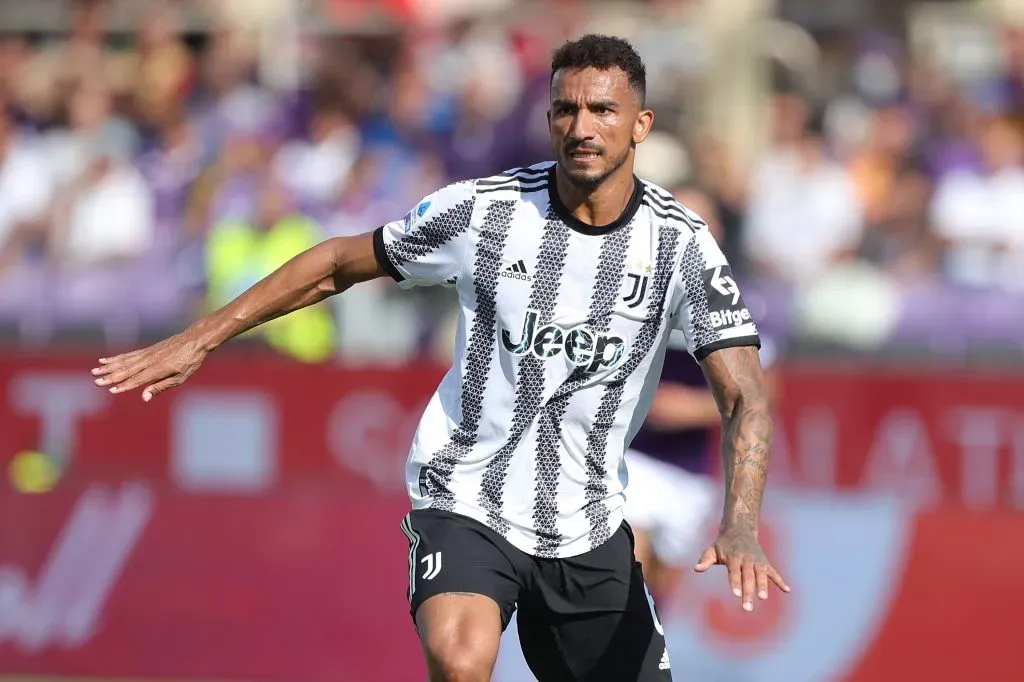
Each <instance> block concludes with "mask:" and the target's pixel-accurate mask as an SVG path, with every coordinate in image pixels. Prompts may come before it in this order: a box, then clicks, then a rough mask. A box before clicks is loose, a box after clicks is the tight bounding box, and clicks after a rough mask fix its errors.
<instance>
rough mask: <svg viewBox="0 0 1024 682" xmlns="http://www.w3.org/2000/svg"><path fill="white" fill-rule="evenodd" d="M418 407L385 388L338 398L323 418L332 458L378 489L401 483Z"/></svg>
mask: <svg viewBox="0 0 1024 682" xmlns="http://www.w3.org/2000/svg"><path fill="white" fill-rule="evenodd" d="M422 414H423V409H422V407H421V408H420V409H418V410H410V409H408V408H406V407H405V406H404V405H403V404H402V403H401V402H399V401H398V400H397V399H396V398H395V397H394V396H393V394H391V393H389V392H386V391H376V390H366V391H353V392H352V393H349V394H347V395H346V396H345V397H343V398H341V399H340V400H339V401H338V402H337V403H336V404H335V406H334V409H333V410H331V414H330V416H329V417H328V422H327V443H328V446H329V447H330V449H331V454H332V456H333V457H334V460H335V462H337V463H338V464H339V465H340V466H342V467H344V468H346V469H348V470H350V471H352V472H353V473H356V474H359V475H360V476H363V477H364V478H366V479H367V480H369V481H370V482H372V483H373V484H374V485H375V486H377V487H378V488H380V489H382V490H402V489H403V488H404V487H405V474H404V473H403V472H404V470H405V462H406V459H407V458H408V455H409V445H410V443H412V438H413V434H414V433H415V431H416V425H417V423H418V422H419V418H420V415H422Z"/></svg>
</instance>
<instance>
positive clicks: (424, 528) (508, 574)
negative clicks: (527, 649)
mask: <svg viewBox="0 0 1024 682" xmlns="http://www.w3.org/2000/svg"><path fill="white" fill-rule="evenodd" d="M402 531H403V532H404V533H405V535H406V537H407V539H408V540H409V587H408V591H407V595H408V599H409V608H410V612H411V614H412V617H413V620H414V621H415V620H416V613H417V611H418V610H419V609H420V607H421V606H422V605H423V604H424V603H426V602H427V601H428V600H429V599H431V598H433V597H436V596H438V595H445V594H457V595H479V596H482V597H486V598H487V599H488V600H490V601H492V602H493V603H494V604H495V605H496V607H497V610H498V613H499V615H500V626H501V629H502V630H504V628H505V627H506V626H507V625H508V621H509V619H511V617H512V613H513V611H514V610H515V605H516V601H517V600H518V598H519V589H520V587H519V586H520V582H521V581H520V578H519V571H518V569H517V566H516V563H517V559H518V557H516V556H514V555H512V553H513V552H516V551H517V550H515V548H514V547H512V546H511V545H509V544H508V543H507V542H505V540H504V539H503V538H502V537H501V536H499V535H497V534H496V533H494V531H492V530H491V529H490V528H487V527H486V526H484V525H483V524H481V523H478V522H477V521H474V520H473V519H470V518H467V517H465V516H462V515H460V514H453V513H451V512H444V511H438V510H434V509H421V510H415V511H412V512H410V513H409V514H408V515H406V517H405V518H404V519H402Z"/></svg>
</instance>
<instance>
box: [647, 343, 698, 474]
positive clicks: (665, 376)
mask: <svg viewBox="0 0 1024 682" xmlns="http://www.w3.org/2000/svg"><path fill="white" fill-rule="evenodd" d="M661 380H662V381H665V382H668V381H672V382H676V383H679V384H684V385H686V386H690V387H693V388H707V385H708V384H707V380H706V379H705V378H704V372H703V371H702V370H701V367H700V365H699V364H697V361H696V360H694V359H693V356H691V355H690V354H689V353H688V352H686V351H685V350H677V349H673V348H669V349H668V351H667V352H666V354H665V367H664V368H663V369H662V372H661ZM709 437H710V429H679V430H676V431H655V430H653V429H651V428H649V427H648V426H647V425H646V424H645V425H644V426H643V427H641V429H640V431H639V433H637V434H636V437H635V438H634V439H633V443H632V444H631V445H630V448H631V449H633V450H636V451H638V452H642V453H644V454H645V455H647V456H649V457H653V458H654V459H658V460H661V461H662V462H666V463H668V464H672V465H673V466H678V467H681V468H683V469H685V470H687V471H690V472H693V473H706V471H707V469H708V440H709Z"/></svg>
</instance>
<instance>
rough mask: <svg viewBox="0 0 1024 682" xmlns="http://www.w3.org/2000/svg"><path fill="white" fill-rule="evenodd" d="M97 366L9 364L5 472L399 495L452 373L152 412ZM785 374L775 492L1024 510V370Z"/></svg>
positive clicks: (255, 379) (326, 372)
mask: <svg viewBox="0 0 1024 682" xmlns="http://www.w3.org/2000/svg"><path fill="white" fill-rule="evenodd" d="M94 362H95V360H94V358H93V357H91V356H86V355H79V356H77V357H68V356H66V355H54V356H52V357H51V356H49V355H42V356H22V357H18V356H14V357H11V356H7V357H0V463H3V464H6V463H7V462H9V461H10V459H11V458H12V457H14V456H15V455H16V454H17V453H19V452H24V451H31V450H42V451H44V452H46V453H47V454H50V455H54V456H57V457H60V458H66V461H67V462H68V463H69V469H68V475H71V476H78V477H79V478H80V479H82V480H97V479H99V480H102V479H104V478H108V477H113V478H115V479H119V478H122V477H124V476H129V475H131V476H142V477H146V478H150V479H154V480H162V481H171V482H174V483H175V484H176V485H177V486H178V487H180V488H181V489H183V490H191V491H236V492H237V491H250V492H258V491H264V490H270V489H272V488H273V487H274V486H275V485H276V484H278V483H280V482H283V481H287V480H291V479H297V480H302V479H305V478H308V476H309V475H313V476H315V477H316V478H317V479H322V478H323V477H327V478H341V479H354V480H360V481H368V482H370V483H372V484H373V485H374V486H377V487H379V488H381V489H383V490H391V491H400V490H401V489H402V485H403V480H404V479H403V474H402V471H403V465H404V461H405V457H406V453H407V451H408V446H409V443H410V441H411V439H412V434H413V431H414V429H415V427H416V423H417V422H418V420H419V416H420V413H421V411H422V409H423V406H424V405H425V404H426V401H427V400H428V399H429V398H430V395H431V394H432V393H433V391H434V388H435V387H436V386H437V383H438V382H439V381H440V378H441V376H442V374H443V370H442V369H439V368H436V367H430V366H420V365H416V366H410V367H401V368H347V367H342V366H339V365H325V366H308V365H300V364H296V363H292V362H289V361H287V360H285V359H282V358H279V357H276V356H270V355H264V354H248V353H242V354H238V353H234V354H232V353H223V354H218V355H216V356H213V357H211V358H210V359H209V360H208V361H207V363H206V365H204V367H203V369H202V370H200V372H199V373H198V374H196V375H195V376H194V377H193V378H192V379H191V380H190V381H189V382H188V383H187V384H186V385H184V386H182V387H180V388H178V389H175V390H174V391H171V392H169V393H167V394H164V395H162V396H160V397H159V398H158V399H157V400H155V401H153V402H152V403H149V404H147V403H143V402H142V400H141V398H140V397H139V396H138V395H137V394H132V395H124V396H117V397H115V396H112V395H110V394H108V393H107V392H105V391H103V390H101V389H99V388H97V387H95V386H93V384H92V380H91V377H90V376H89V374H88V370H89V368H91V367H92V366H93V364H94ZM782 372H783V375H782V391H781V396H780V402H779V407H778V414H777V417H776V420H775V421H776V429H775V438H774V451H773V464H772V466H773V470H772V478H773V481H777V482H788V483H789V484H791V485H794V486H804V487H810V488H813V489H824V490H837V489H838V490H867V491H884V492H891V493H894V494H899V495H901V496H903V497H905V498H910V499H914V500H916V501H919V502H922V503H926V504H931V503H934V504H938V503H947V504H950V503H952V504H960V505H963V506H965V507H967V508H969V509H975V510H985V509H993V508H1009V509H1024V373H1016V374H1013V375H1005V374H999V375H991V374H990V375H979V374H968V373H956V372H951V371H948V370H918V371H905V372H902V373H893V372H892V370H886V371H884V372H883V371H878V370H873V369H872V368H870V367H859V368H842V367H838V368H837V367H834V366H823V367H814V366H789V367H785V368H784V369H783V370H782Z"/></svg>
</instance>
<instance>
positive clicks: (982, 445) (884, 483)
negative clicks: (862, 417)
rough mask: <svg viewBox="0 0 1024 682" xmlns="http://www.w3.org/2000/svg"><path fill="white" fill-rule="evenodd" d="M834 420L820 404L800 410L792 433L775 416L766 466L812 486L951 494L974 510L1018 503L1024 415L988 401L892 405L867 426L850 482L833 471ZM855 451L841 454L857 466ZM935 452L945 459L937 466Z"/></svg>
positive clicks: (1023, 500)
mask: <svg viewBox="0 0 1024 682" xmlns="http://www.w3.org/2000/svg"><path fill="white" fill-rule="evenodd" d="M840 423H841V420H840V415H839V414H838V413H837V411H836V409H835V408H832V407H823V406H814V407H808V408H806V409H804V410H801V411H799V412H798V413H797V414H796V415H795V419H794V421H793V422H791V424H792V426H793V427H795V428H793V430H792V431H790V430H788V429H787V428H786V427H787V426H789V425H790V424H786V423H783V422H782V420H776V431H775V435H774V437H773V458H774V462H775V464H773V470H775V469H776V468H777V469H778V472H779V476H780V480H786V481H791V482H794V483H799V484H805V485H812V486H819V487H831V486H834V485H838V484H850V483H855V484H856V485H857V486H858V487H861V488H864V489H868V490H876V491H880V492H890V493H891V492H896V493H898V494H901V495H908V496H910V497H911V498H913V499H915V500H916V501H917V502H919V503H924V504H929V503H934V502H936V501H938V500H940V499H941V498H943V497H945V496H949V495H954V496H956V497H957V499H959V500H961V501H962V502H963V503H964V504H965V505H967V506H968V507H971V508H973V509H979V510H980V509H990V508H992V507H996V506H1000V505H1010V506H1011V507H1012V508H1016V509H1024V415H1021V414H1018V413H1015V412H1011V411H1008V410H1006V409H1005V408H1003V407H999V406H992V405H954V406H950V407H949V408H948V409H946V410H943V411H941V412H939V413H937V414H930V413H925V412H922V411H920V410H916V409H912V408H909V407H897V408H894V409H892V410H889V411H888V412H886V413H884V414H883V415H882V416H881V417H880V419H879V420H878V421H877V422H874V423H872V424H869V425H868V426H867V427H868V428H870V429H871V432H870V434H869V438H868V439H867V440H868V442H869V443H870V444H871V445H870V446H869V447H866V448H865V452H864V453H863V457H864V458H865V459H864V463H863V467H860V466H858V468H857V469H856V470H857V471H859V472H860V478H858V479H856V480H854V481H850V480H849V474H850V472H851V470H850V468H849V467H847V468H846V469H845V472H846V474H847V477H846V478H845V479H844V480H842V481H840V479H839V477H838V475H837V473H838V472H837V470H836V466H837V462H838V461H839V452H840V448H839V445H840V443H841V442H842V441H840V440H839V439H840V438H841V437H843V434H842V433H841V432H840V428H839V427H840ZM847 428H850V426H847ZM847 437H848V436H847ZM860 456H861V453H860V452H846V453H845V457H847V458H852V457H856V458H858V465H859V463H860V460H859V457H860ZM940 456H942V457H944V458H946V459H949V462H948V463H946V464H945V465H944V467H943V468H940V459H939V458H940ZM951 457H955V458H956V459H955V460H952V459H950V458H951ZM943 461H945V460H943Z"/></svg>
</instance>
